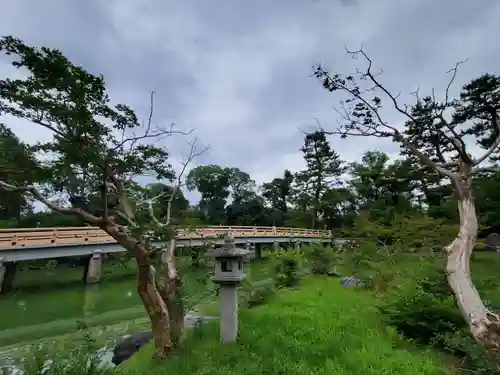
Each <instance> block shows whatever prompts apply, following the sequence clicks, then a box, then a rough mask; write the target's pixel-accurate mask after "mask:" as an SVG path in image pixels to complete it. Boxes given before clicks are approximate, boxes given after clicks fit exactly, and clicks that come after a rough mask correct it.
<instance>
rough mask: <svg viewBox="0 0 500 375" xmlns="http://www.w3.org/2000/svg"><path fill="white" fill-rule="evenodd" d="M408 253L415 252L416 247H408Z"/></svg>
mask: <svg viewBox="0 0 500 375" xmlns="http://www.w3.org/2000/svg"><path fill="white" fill-rule="evenodd" d="M407 251H408V252H409V253H416V252H417V249H416V248H415V247H410V248H409V249H408V250H407Z"/></svg>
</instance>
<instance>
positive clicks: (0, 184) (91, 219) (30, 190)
mask: <svg viewBox="0 0 500 375" xmlns="http://www.w3.org/2000/svg"><path fill="white" fill-rule="evenodd" d="M0 189H1V190H5V191H13V192H19V193H24V194H26V193H27V194H29V195H31V196H32V197H33V198H34V199H35V200H37V201H38V202H40V203H43V204H44V205H45V206H47V207H48V208H50V209H51V210H53V211H55V212H58V213H60V214H71V215H76V216H79V217H81V218H83V219H84V220H85V221H86V222H88V223H90V224H92V225H99V224H101V223H102V219H101V218H99V217H97V216H94V215H92V214H90V213H88V212H86V211H83V210H81V209H80V208H64V207H60V206H58V205H57V204H54V203H52V202H51V201H49V200H48V199H47V198H45V197H44V196H43V195H42V194H41V193H40V192H39V191H38V189H37V188H36V187H34V186H33V185H27V186H15V185H12V184H9V183H7V182H4V181H0Z"/></svg>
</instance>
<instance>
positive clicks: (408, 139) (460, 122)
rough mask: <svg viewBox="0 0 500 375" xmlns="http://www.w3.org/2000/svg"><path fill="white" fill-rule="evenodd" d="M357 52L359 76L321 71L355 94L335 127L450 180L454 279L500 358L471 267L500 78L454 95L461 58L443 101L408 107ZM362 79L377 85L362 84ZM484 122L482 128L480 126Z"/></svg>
mask: <svg viewBox="0 0 500 375" xmlns="http://www.w3.org/2000/svg"><path fill="white" fill-rule="evenodd" d="M351 54H352V55H353V56H355V57H358V56H361V57H362V58H364V61H365V62H366V63H367V67H366V69H363V70H358V72H357V73H356V75H355V76H353V75H348V76H343V75H341V74H339V73H334V74H330V73H329V72H328V71H326V70H325V69H324V68H322V67H321V66H317V67H316V68H315V71H314V74H315V76H316V77H317V78H319V79H320V80H321V82H322V85H323V87H324V88H325V89H326V90H328V91H330V92H341V93H343V94H347V95H348V99H347V100H344V101H343V108H344V113H345V116H344V117H345V123H344V124H343V125H342V126H341V127H340V128H338V129H337V130H335V131H332V133H334V134H338V135H340V136H341V137H343V138H345V137H348V136H369V137H385V138H390V139H392V140H393V141H395V142H397V143H399V144H400V145H401V146H402V147H404V148H405V149H406V150H407V151H408V153H410V154H412V155H413V156H414V157H415V158H416V159H418V161H419V162H420V165H421V169H428V170H431V171H434V172H436V173H439V174H440V175H441V176H443V177H445V178H447V179H448V180H449V181H450V183H451V186H452V189H453V193H454V196H455V198H456V202H457V205H458V213H459V218H460V230H459V233H458V234H457V236H456V238H455V239H454V240H453V242H452V243H451V244H449V245H448V246H447V247H446V248H445V250H446V253H447V255H448V261H447V267H446V272H447V277H448V282H449V284H450V286H451V288H452V290H453V292H454V295H455V297H456V300H457V303H458V306H459V308H460V311H461V312H462V315H463V317H464V319H465V320H466V321H467V323H468V325H469V328H470V330H471V333H472V335H473V336H474V338H475V339H476V340H477V341H478V342H479V343H480V344H482V345H483V346H484V348H485V349H486V350H487V351H488V352H489V353H490V354H491V355H492V356H494V357H495V358H496V359H497V361H499V362H500V316H499V315H498V314H497V313H495V312H493V311H491V310H490V309H489V308H488V307H487V306H486V305H485V304H484V302H483V301H482V300H481V297H480V295H479V293H478V291H477V289H476V287H475V286H474V284H473V282H472V280H471V277H470V266H469V263H470V256H471V254H472V250H473V248H474V245H475V242H476V239H477V232H478V220H477V215H476V208H475V205H474V199H473V194H472V193H473V184H472V180H473V174H474V173H475V171H477V170H478V166H479V165H480V164H482V163H483V162H485V161H487V160H488V159H489V158H490V157H492V156H494V155H495V154H497V153H498V151H499V145H500V136H499V134H500V120H499V110H500V77H497V76H494V75H490V74H485V75H483V76H481V77H479V78H475V79H473V80H471V82H470V83H468V84H466V85H464V86H463V87H462V91H461V93H460V97H459V98H457V99H451V98H450V97H449V89H450V87H451V85H452V83H453V81H454V79H455V76H456V74H457V69H458V67H459V65H460V63H457V64H456V66H455V67H454V68H453V69H451V70H450V72H449V73H450V74H451V79H450V81H449V84H448V85H447V88H446V90H445V93H444V98H443V99H442V100H437V99H436V97H435V96H434V95H432V96H427V97H421V96H419V95H415V96H416V104H414V105H413V106H410V107H408V106H404V105H402V104H400V102H399V100H398V95H394V94H392V93H391V92H390V91H389V90H388V89H387V88H386V87H385V86H384V85H383V84H382V83H381V81H380V78H379V74H376V73H374V72H373V68H372V60H371V59H370V58H369V57H368V56H367V55H366V53H365V52H364V51H363V50H359V51H355V52H352V53H351ZM362 82H367V83H368V85H370V87H368V88H366V89H365V88H363V87H361V86H360V84H361V83H362ZM382 98H384V99H382ZM385 101H387V102H388V103H389V104H390V105H391V106H392V108H394V110H395V111H396V112H397V113H398V114H399V115H402V116H404V117H405V118H406V119H407V121H406V123H405V128H404V130H401V129H400V128H399V127H397V126H396V125H394V124H390V123H389V122H388V121H386V120H384V119H383V118H382V113H381V108H382V105H383V103H385ZM479 123H480V124H481V127H482V128H481V129H477V128H476V127H475V124H479ZM464 129H465V131H464ZM474 131H477V132H478V133H480V134H481V135H482V136H483V137H484V138H487V139H488V142H486V143H485V144H482V145H481V146H482V147H483V148H484V149H485V151H484V152H483V153H482V154H481V155H480V156H478V157H473V156H472V155H471V154H470V153H469V150H468V148H467V145H466V142H465V139H466V138H465V136H466V135H467V134H469V133H473V132H474Z"/></svg>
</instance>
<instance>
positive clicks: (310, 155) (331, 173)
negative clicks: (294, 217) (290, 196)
mask: <svg viewBox="0 0 500 375" xmlns="http://www.w3.org/2000/svg"><path fill="white" fill-rule="evenodd" d="M300 151H302V153H303V154H304V160H305V162H306V168H307V169H306V170H304V171H302V172H301V173H300V174H299V175H300V177H299V180H301V181H303V182H304V184H303V188H305V192H306V193H307V194H308V196H309V199H310V203H311V206H312V223H311V224H312V227H313V228H314V227H316V223H317V221H318V214H319V212H320V211H321V197H322V195H323V194H324V193H325V192H326V191H327V189H328V188H329V187H331V186H332V185H333V184H338V183H339V178H340V176H341V175H342V173H343V172H344V170H345V168H344V167H343V166H342V163H343V161H342V160H340V156H339V155H338V154H337V153H336V152H335V151H334V150H332V148H331V146H330V143H329V142H328V139H327V137H326V133H325V132H324V131H322V130H317V131H315V132H312V133H309V134H306V136H305V137H304V146H302V148H301V149H300Z"/></svg>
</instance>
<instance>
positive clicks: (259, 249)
mask: <svg viewBox="0 0 500 375" xmlns="http://www.w3.org/2000/svg"><path fill="white" fill-rule="evenodd" d="M255 259H262V244H261V243H256V244H255Z"/></svg>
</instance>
